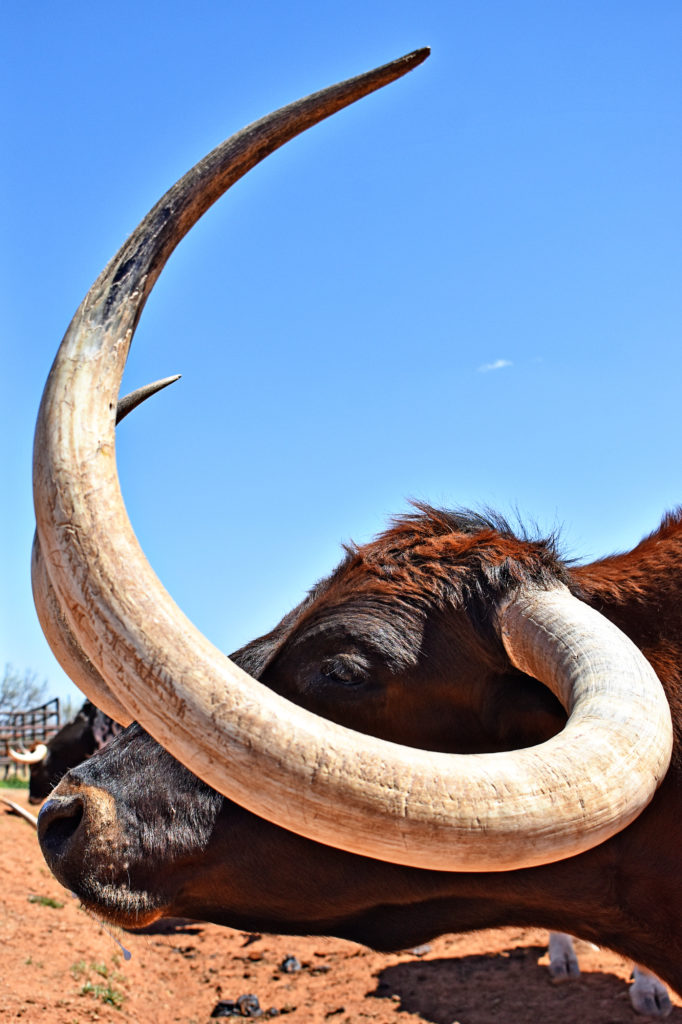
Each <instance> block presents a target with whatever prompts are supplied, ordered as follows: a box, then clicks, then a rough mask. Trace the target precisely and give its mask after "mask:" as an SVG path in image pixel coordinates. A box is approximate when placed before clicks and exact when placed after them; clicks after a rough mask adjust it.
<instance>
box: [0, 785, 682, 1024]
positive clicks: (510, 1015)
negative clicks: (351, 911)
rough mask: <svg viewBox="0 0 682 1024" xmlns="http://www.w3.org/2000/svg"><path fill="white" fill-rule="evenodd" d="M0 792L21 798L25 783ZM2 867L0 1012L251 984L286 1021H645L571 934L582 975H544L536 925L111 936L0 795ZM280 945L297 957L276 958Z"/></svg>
mask: <svg viewBox="0 0 682 1024" xmlns="http://www.w3.org/2000/svg"><path fill="white" fill-rule="evenodd" d="M0 795H4V796H8V797H10V798H11V799H14V800H16V801H17V802H18V803H21V804H22V805H23V806H25V807H28V804H27V803H26V797H25V794H24V793H23V792H20V791H16V790H14V791H10V790H0ZM32 810H34V811H35V808H32ZM0 873H1V877H2V886H1V887H0V949H1V954H0V956H1V958H0V1020H1V1021H16V1020H18V1021H22V1022H25V1024H32V1022H38V1021H39V1022H47V1021H50V1022H55V1024H85V1022H90V1021H103V1022H116V1024H122V1022H127V1021H131V1022H139V1024H151V1022H161V1021H163V1022H175V1021H178V1022H183V1024H207V1022H208V1021H209V1020H210V1018H211V1013H212V1011H213V1010H214V1008H215V1007H216V1005H217V1003H218V1002H219V1001H220V1000H237V999H238V997H240V996H242V995H249V994H253V995H255V996H256V997H257V999H258V1000H259V1003H260V1007H261V1009H262V1010H263V1011H264V1017H265V1019H267V1017H268V1014H267V1013H266V1012H265V1011H269V1010H270V1009H271V1008H274V1009H276V1010H277V1011H279V1016H280V1017H281V1019H282V1021H283V1024H284V1021H286V1022H287V1024H289V1022H290V1024H304V1022H305V1024H365V1022H374V1024H419V1022H424V1021H426V1022H429V1024H493V1022H495V1024H500V1022H505V1024H540V1022H543V1024H544V1022H552V1024H621V1022H622V1024H634V1022H636V1021H642V1020H643V1018H641V1017H638V1016H637V1015H636V1014H635V1013H634V1011H633V1010H632V1008H631V1006H630V1002H629V998H628V992H627V988H628V979H629V977H630V965H629V963H627V962H626V961H625V960H623V959H622V958H621V957H618V956H615V955H614V954H612V953H609V952H606V951H603V950H598V951H597V950H594V949H592V948H591V947H590V946H587V945H585V944H582V943H579V944H578V949H579V954H580V960H581V966H582V970H583V975H582V978H581V979H580V980H579V981H575V982H567V983H565V984H563V985H558V986H557V985H553V984H552V983H551V981H550V978H549V975H548V972H547V968H546V963H547V957H546V948H545V943H546V941H547V936H546V933H545V932H543V931H540V930H534V929H505V930H501V931H486V932H478V933H476V934H474V935H465V936H452V935H447V936H443V937H442V938H440V939H437V940H435V941H434V942H432V943H431V944H430V947H428V948H426V949H420V950H408V951H405V952H403V953H399V954H395V955H384V954H381V955H379V954H376V953H371V952H369V951H368V950H366V949H364V948H363V947H361V946H356V945H353V944H352V943H349V942H342V941H339V940H336V939H310V938H281V937H277V936H270V935H263V936H254V935H247V934H245V933H244V932H239V931H232V930H230V929H227V928H218V927H216V926H214V925H203V924H188V925H184V926H180V927H177V928H175V929H172V928H171V929H169V930H167V931H166V933H165V934H150V935H139V934H138V935H133V934H129V933H123V932H121V933H119V934H118V935H117V936H116V937H114V936H113V935H111V934H110V933H107V932H106V931H105V930H103V928H102V927H101V925H100V924H99V923H98V922H97V921H96V920H94V919H93V918H92V917H90V916H89V915H87V914H86V913H85V912H84V911H83V910H82V909H80V908H79V905H78V903H77V902H76V900H74V899H73V898H72V897H71V896H70V895H69V893H67V892H66V891H65V890H64V889H62V887H61V886H60V885H59V883H58V882H57V881H55V879H54V878H53V877H52V875H51V874H50V873H49V871H48V870H47V867H46V866H45V864H44V862H43V859H42V856H41V854H40V850H39V847H38V844H37V841H36V836H35V833H34V831H33V829H32V828H31V826H30V825H28V824H27V823H26V822H24V821H23V820H22V819H21V818H19V817H17V816H16V815H14V814H12V813H11V812H9V811H8V810H7V809H6V808H5V807H4V805H2V804H0ZM119 939H120V942H122V943H123V945H124V946H125V947H127V949H128V950H129V951H130V952H131V953H132V957H131V959H130V960H128V961H126V960H125V959H124V957H123V954H122V950H121V948H120V946H119V944H118V940H119ZM287 957H296V958H297V960H298V962H299V964H300V969H298V970H295V971H294V972H293V973H288V972H287V971H286V970H284V969H283V968H282V964H283V962H284V960H285V958H287ZM294 966H295V965H294ZM674 1003H675V1006H674V1009H673V1012H672V1014H671V1016H670V1017H669V1018H668V1020H669V1021H671V1022H672V1024H675V1022H677V1024H682V1008H681V1007H682V1000H680V999H678V998H676V997H674ZM273 1017H274V1014H273ZM228 1019H230V1018H228ZM232 1019H233V1020H234V1019H235V1018H234V1017H233V1018H232ZM236 1019H241V1020H244V1019H245V1018H244V1017H239V1018H236ZM261 1019H263V1018H261Z"/></svg>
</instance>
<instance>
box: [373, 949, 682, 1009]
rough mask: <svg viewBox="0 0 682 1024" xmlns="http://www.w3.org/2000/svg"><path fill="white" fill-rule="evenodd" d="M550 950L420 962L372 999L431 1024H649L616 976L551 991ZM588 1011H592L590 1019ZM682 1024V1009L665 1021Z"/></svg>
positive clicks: (391, 970)
mask: <svg viewBox="0 0 682 1024" xmlns="http://www.w3.org/2000/svg"><path fill="white" fill-rule="evenodd" d="M546 952H547V950H546V947H542V946H521V947H518V948H515V949H505V950H502V951H501V952H499V953H490V954H482V955H480V954H477V955H472V956H463V957H461V958H458V959H452V960H450V959H440V960H414V961H410V962H408V963H401V964H395V965H393V966H391V967H387V968H386V969H385V970H382V971H380V972H379V973H378V974H377V975H376V978H377V986H376V989H375V990H374V991H373V992H369V993H368V995H370V996H374V997H376V998H379V999H391V1000H392V1001H393V1002H394V1003H395V1004H396V1009H400V1010H406V1011H408V1012H410V1013H414V1014H418V1015H419V1016H420V1017H422V1019H423V1020H425V1021H428V1022H430V1024H500V1022H501V1021H504V1022H505V1024H545V1022H551V1024H576V1022H580V1024H635V1022H639V1024H643V1022H645V1021H647V1020H651V1018H645V1017H640V1016H638V1015H637V1014H636V1013H635V1012H634V1010H633V1009H632V1006H631V1005H630V998H629V995H628V985H627V984H626V983H625V982H623V980H622V979H621V978H619V977H617V976H615V975H613V974H608V973H603V972H599V973H591V972H584V973H583V974H582V975H581V977H580V978H579V979H577V980H574V981H568V982H564V983H563V984H560V985H555V984H552V982H551V980H550V976H549V972H548V971H547V968H546V966H542V965H539V964H538V960H539V959H540V957H542V956H543V955H544V954H546ZM586 1003H587V1004H588V1006H589V1009H588V1010H587V1013H586ZM666 1019H667V1021H669V1022H670V1024H682V1009H680V1008H678V1007H674V1008H673V1012H672V1013H671V1015H670V1016H669V1017H668V1018H666Z"/></svg>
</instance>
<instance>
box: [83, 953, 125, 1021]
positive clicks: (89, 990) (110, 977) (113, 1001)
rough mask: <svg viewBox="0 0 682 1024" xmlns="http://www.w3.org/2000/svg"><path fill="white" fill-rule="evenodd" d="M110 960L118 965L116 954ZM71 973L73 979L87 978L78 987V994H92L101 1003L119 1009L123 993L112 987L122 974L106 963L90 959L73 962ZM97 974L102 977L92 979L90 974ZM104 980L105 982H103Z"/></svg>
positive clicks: (123, 996)
mask: <svg viewBox="0 0 682 1024" xmlns="http://www.w3.org/2000/svg"><path fill="white" fill-rule="evenodd" d="M111 959H112V962H113V963H114V966H118V964H119V960H118V958H117V957H116V956H112V958H111ZM71 974H72V976H73V979H74V981H81V980H82V979H84V978H85V979H87V980H86V981H85V982H84V983H83V984H82V985H81V987H80V989H79V995H82V996H94V998H95V999H99V1000H100V1001H101V1002H103V1003H107V1004H108V1005H109V1006H114V1007H115V1008H116V1009H117V1010H120V1009H121V1007H122V1006H123V1001H124V1000H125V998H126V997H125V993H124V992H121V991H120V989H117V988H115V987H114V984H113V983H114V982H115V981H116V982H119V981H123V980H124V979H123V976H122V975H120V974H118V973H117V972H116V971H114V970H112V969H111V968H110V967H109V966H108V964H106V963H95V962H94V961H91V962H90V963H89V964H88V963H86V962H85V960H77V961H76V963H75V964H72V966H71ZM93 974H95V975H97V977H98V978H102V979H103V980H102V981H98V980H93V979H92V978H91V975H93ZM105 982H106V984H105Z"/></svg>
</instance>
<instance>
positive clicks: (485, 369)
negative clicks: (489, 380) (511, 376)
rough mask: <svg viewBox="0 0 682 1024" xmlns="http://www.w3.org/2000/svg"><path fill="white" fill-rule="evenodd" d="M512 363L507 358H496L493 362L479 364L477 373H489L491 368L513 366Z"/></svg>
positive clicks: (500, 368) (497, 368) (498, 368)
mask: <svg viewBox="0 0 682 1024" xmlns="http://www.w3.org/2000/svg"><path fill="white" fill-rule="evenodd" d="M513 365H514V364H513V363H512V362H510V361H509V359H496V360H495V362H494V363H483V366H479V368H478V372H479V373H490V371H491V370H504V368H505V367H507V366H513Z"/></svg>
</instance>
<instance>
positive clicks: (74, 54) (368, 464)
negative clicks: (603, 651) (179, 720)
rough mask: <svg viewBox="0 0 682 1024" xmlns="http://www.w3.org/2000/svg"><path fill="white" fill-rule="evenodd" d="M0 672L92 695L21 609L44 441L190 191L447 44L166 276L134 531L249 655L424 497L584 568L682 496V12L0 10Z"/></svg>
mask: <svg viewBox="0 0 682 1024" xmlns="http://www.w3.org/2000/svg"><path fill="white" fill-rule="evenodd" d="M3 14H4V17H3V21H4V28H5V31H4V33H3V47H4V49H5V52H4V53H3V54H2V62H1V70H0V75H1V76H2V78H3V82H2V93H3V96H4V97H5V102H4V109H3V135H4V143H5V151H4V159H3V161H2V164H1V167H0V174H1V175H2V194H3V197H4V211H3V222H4V231H3V236H4V240H5V245H4V246H3V251H2V255H1V256H0V259H1V260H2V263H1V266H0V270H1V276H0V280H1V282H2V290H3V294H2V306H3V311H4V325H5V331H4V339H3V354H4V357H5V372H4V373H3V375H2V380H1V381H0V389H1V390H0V399H1V406H0V407H1V408H2V414H3V430H2V441H1V442H0V443H1V444H2V473H3V481H4V484H5V492H4V500H3V501H2V505H1V509H0V516H1V520H2V521H1V526H2V529H1V531H0V535H1V536H2V538H3V542H2V543H3V552H2V567H3V571H2V585H1V588H0V590H1V593H0V597H1V602H2V603H1V606H0V615H1V619H0V664H2V663H4V662H11V663H12V664H14V666H15V667H16V668H19V669H23V668H30V669H33V670H35V671H36V672H37V673H38V674H39V675H40V676H41V677H45V678H47V679H48V680H49V683H50V689H51V692H53V693H59V694H67V693H70V692H71V693H73V691H72V690H71V691H70V690H69V684H68V683H67V681H66V679H65V677H64V676H63V674H62V673H61V671H60V670H59V668H58V666H57V665H56V663H55V662H54V660H53V658H52V656H51V654H50V652H49V650H48V648H47V646H46V644H45V642H44V641H43V639H42V635H41V633H40V629H39V626H38V623H37V620H36V618H35V613H34V611H33V605H32V600H31V595H30V581H29V550H30V542H31V536H32V532H33V513H32V502H31V492H30V463H31V444H32V433H33V425H34V421H35V414H36V410H37V406H38V403H39V400H40V394H41V391H42V386H43V383H44V380H45V377H46V375H47V372H48V370H49V367H50V363H51V361H52V358H53V356H54V353H55V351H56V348H57V345H58V343H59V340H60V338H61V336H62V334H63V332H64V330H65V328H66V326H67V324H68V321H69V319H70V318H71V315H72V314H73V312H74V311H75V309H76V307H77V305H78V303H79V302H80V300H81V298H82V296H83V295H84V294H85V292H86V291H87V289H88V287H89V285H90V284H91V282H92V280H93V279H94V278H95V277H96V275H97V274H98V272H99V271H100V269H101V268H102V267H103V266H104V264H105V263H106V261H107V260H108V259H109V257H110V256H112V255H113V253H114V252H115V251H116V249H117V248H118V247H119V245H120V244H121V243H122V242H123V240H124V239H125V237H126V236H127V234H128V233H129V232H130V231H131V230H132V229H133V227H134V226H135V224H136V223H137V222H138V221H139V220H140V219H141V217H142V216H143V215H144V214H145V213H146V211H147V209H148V208H149V207H150V206H151V205H152V204H153V203H154V202H155V201H156V199H157V198H159V197H160V195H161V194H162V192H163V191H164V190H165V189H166V188H167V187H168V186H170V185H171V184H172V183H173V181H174V180H175V179H176V178H177V177H179V176H180V175H181V174H182V173H183V172H184V171H185V170H186V169H187V168H188V167H189V166H190V165H191V164H192V163H194V162H195V161H196V160H198V159H199V158H200V157H202V156H203V155H204V154H205V153H206V152H208V150H209V149H211V148H212V147H213V146H214V145H216V144H217V143H218V142H219V141H221V139H222V138H224V137H226V136H227V135H229V134H231V132H233V131H236V130H238V129H239V128H241V127H242V126H243V125H245V124H246V123H248V122H250V121H252V120H255V119H256V118H258V117H260V116H261V115H262V114H264V113H266V112H267V111H269V110H271V109H274V108H276V107H278V106H281V105H283V104H285V103H288V102H289V101H291V100H293V99H296V98H298V97H299V96H303V95H306V94H307V93H309V92H312V91H315V90H317V89H319V88H321V87H323V86H325V85H328V84H331V83H332V82H334V81H338V80H340V79H343V78H347V77H350V76H351V75H354V74H357V73H359V72H361V71H364V70H367V69H369V68H370V67H373V66H376V65H378V64H381V63H384V62H385V61H387V60H390V59H392V58H393V57H396V56H399V55H400V54H402V53H405V52H408V51H410V50H413V49H415V48H417V47H420V46H424V45H429V46H431V47H432V56H431V58H430V59H429V60H428V61H427V62H426V63H425V64H424V65H422V66H421V67H419V68H418V69H417V70H416V71H414V72H413V73H412V74H411V75H409V76H408V77H407V78H405V79H403V80H401V81H399V82H397V83H395V84H393V85H391V86H389V87H387V88H386V89H385V90H383V91H382V92H381V93H380V94H376V95H374V96H372V97H369V98H367V99H365V100H363V101H361V102H360V103H359V104H358V105H356V106H354V107H352V108H350V109H348V110H346V111H344V112H342V113H341V114H339V115H337V116H336V117H335V118H334V119H332V120H331V121H328V122H326V123H325V124H323V125H320V126H318V127H316V128H315V129H313V130H312V131H310V132H309V133H308V134H307V135H305V136H303V137H301V138H299V139H297V140H295V141H294V142H292V143H290V144H289V145H288V146H287V147H286V148H285V149H284V150H281V151H279V152H278V153H276V154H274V155H273V156H272V157H270V158H269V159H268V160H267V161H266V162H265V163H264V164H263V165H261V166H260V167H259V168H257V169H256V170H255V171H253V172H251V174H250V175H249V176H248V178H247V179H245V180H244V181H242V182H240V183H239V184H238V185H237V186H235V188H234V189H233V190H232V191H231V192H230V193H228V194H227V196H226V197H224V198H223V199H222V200H221V201H220V203H219V204H218V205H217V206H216V207H214V208H213V209H212V210H211V211H210V212H209V213H208V214H207V215H206V217H205V218H204V220H203V221H202V222H201V223H200V224H199V225H198V226H197V227H196V228H195V229H194V231H193V232H192V234H191V235H190V236H189V237H188V238H187V239H186V240H185V242H183V243H182V245H181V246H180V248H179V249H178V251H177V252H176V253H175V254H174V256H173V257H172V259H171V261H170V263H169V265H168V267H167V269H166V270H165V272H164V274H163V276H162V278H161V280H160V281H159V283H158V285H157V286H156V289H155V292H154V294H153V295H152V298H151V300H150V302H149V303H148V306H147V309H146V310H145V313H144V315H143V318H142V322H141V325H140V328H139V330H138V333H137V336H136V339H135V342H134V344H133V351H132V354H131V358H130V361H129V366H128V370H127V372H126V379H125V381H124V387H125V388H126V390H129V389H131V388H133V387H136V386H138V385H139V384H142V383H146V382H147V381H149V380H152V379H155V378H157V377H160V376H165V375H166V374H170V373H175V372H181V373H182V374H183V379H182V381H181V382H180V383H178V384H176V385H174V387H173V388H172V389H170V390H169V391H168V392H165V393H164V394H163V395H161V396H159V397H157V398H156V399H155V400H153V401H152V402H151V403H150V404H149V405H148V406H146V407H144V408H143V409H140V410H138V411H137V412H136V413H135V414H134V416H132V417H130V418H129V419H128V420H127V421H126V422H125V423H124V424H123V425H122V426H121V428H120V430H119V436H118V460H119V470H120V474H121V481H122V488H123V493H124V496H125V499H126V503H127V505H128V509H129V512H130V517H131V520H132V522H133V525H134V527H135V529H136V532H137V534H138V536H139V538H140V541H141V543H142V545H143V547H144V549H145V551H146V552H147V555H148V557H149V559H150V561H151V563H152V565H153V566H154V568H155V569H156V571H157V572H158V574H159V576H160V577H161V579H162V580H163V582H164V584H165V585H166V586H167V587H168V589H169V590H170V591H171V593H172V594H173V596H174V597H175V598H176V600H177V601H178V603H179V604H180V606H181V607H182V608H183V609H184V610H185V611H186V612H187V614H188V615H189V616H190V617H191V618H192V619H194V621H195V622H196V623H197V624H198V625H199V626H200V628H202V630H203V631H204V632H205V633H206V634H207V635H208V636H209V637H210V638H211V639H212V640H213V642H214V643H215V644H216V645H217V646H218V647H220V648H221V649H223V650H225V651H228V652H229V651H230V650H232V649H234V648H236V647H238V646H239V645H241V644H242V643H244V642H245V641H246V640H248V639H250V638H251V637H253V636H255V635H257V634H258V633H261V632H263V631H265V630H267V629H269V628H270V627H271V626H272V625H273V624H274V623H275V622H276V621H277V620H278V619H279V618H280V617H281V615H282V614H284V613H285V612H286V611H287V610H288V609H289V608H290V607H291V606H292V605H293V604H294V603H295V602H297V601H298V600H299V599H300V598H301V596H302V595H303V593H304V592H305V590H306V589H307V588H308V587H309V586H310V585H311V584H312V583H313V582H314V581H315V580H316V579H318V578H319V577H320V576H322V575H324V574H326V573H327V572H329V571H330V570H331V569H332V568H333V566H334V565H335V564H336V562H337V561H338V558H339V553H340V544H341V542H343V541H346V540H349V539H353V540H356V541H360V542H361V541H364V540H367V539H369V538H370V537H371V536H372V535H373V534H374V533H376V532H377V531H379V530H380V529H382V528H383V527H384V526H385V525H386V523H387V521H388V519H389V517H390V515H391V514H393V513H397V512H400V511H402V510H404V509H405V508H406V507H407V502H408V499H409V498H418V499H424V500H429V501H431V502H433V503H435V504H441V505H450V506H454V505H468V506H480V505H482V504H487V505H491V506H493V507H495V508H497V509H499V510H501V511H503V512H510V511H511V510H513V509H514V508H518V510H519V511H520V513H521V515H522V517H523V518H524V519H526V520H528V521H536V522H537V523H538V524H539V526H540V528H541V529H546V530H549V529H552V528H554V527H555V526H557V525H560V526H561V527H562V532H563V536H564V547H565V549H566V550H567V552H568V553H569V554H570V555H572V556H574V557H577V558H580V559H589V558H592V557H597V556H599V555H600V554H606V553H609V552H611V551H613V550H617V549H623V548H626V547H628V546H631V545H632V544H634V543H636V541H637V540H638V539H639V538H640V537H641V536H642V535H643V534H645V533H647V532H649V531H650V530H651V529H653V528H654V527H655V526H656V525H657V523H658V521H659V519H660V516H661V514H662V513H663V512H664V510H666V509H668V508H671V507H673V506H675V505H676V504H677V503H678V502H679V501H680V498H681V497H682V479H681V472H680V469H681V466H680V454H679V450H680V433H681V431H680V425H679V420H680V390H681V381H682V345H681V341H682V338H681V336H680V334H681V332H680V324H681V323H682V317H681V313H682V309H681V305H682V300H681V295H682V290H681V289H680V281H681V272H682V247H681V246H680V239H681V238H682V189H681V187H680V183H681V182H682V130H681V129H682V124H681V121H682V88H681V87H682V65H681V64H680V52H681V50H682V8H681V7H680V5H679V4H678V3H676V2H672V0H670V2H654V3H651V4H647V5H643V4H641V3H634V2H628V0H625V2H624V0H619V2H617V3H616V2H608V0H607V2H600V3H596V4H595V3H593V2H590V3H581V2H577V3H571V4H560V3H555V2H551V0H550V2H546V0H543V2H540V0H537V2H536V0H527V2H524V0H521V2H519V3H514V4H509V3H506V2H486V0H481V2H478V3H472V2H468V3H459V2H457V0H449V2H430V0H422V2H421V3H419V4H417V3H415V2H409V3H408V2H402V0H391V2H390V3H389V2H387V0H376V2H372V0H363V2H357V0H349V2H347V3H345V4H325V3H320V2H319V0H318V2H316V3H312V2H310V0H300V2H295V0H288V2H287V3H279V2H270V3H267V4H265V3H259V2H257V0H251V2H250V3H245V2H244V3H242V2H224V3H217V2H216V3H206V2H201V0H198V2H195V3H194V4H193V5H191V10H190V5H187V4H185V3H178V2H175V0H166V2H164V3H145V2H139V0H138V2H136V3H134V4H133V3H130V2H128V0H123V2H121V3H117V4H116V5H110V4H106V5H105V4H92V3H87V4H86V3H81V2H74V3H68V4H60V5H55V4H48V3H46V2H43V3H37V4H32V5H27V4H22V5H20V4H12V5H8V6H7V7H6V8H5V10H4V12H3Z"/></svg>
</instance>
